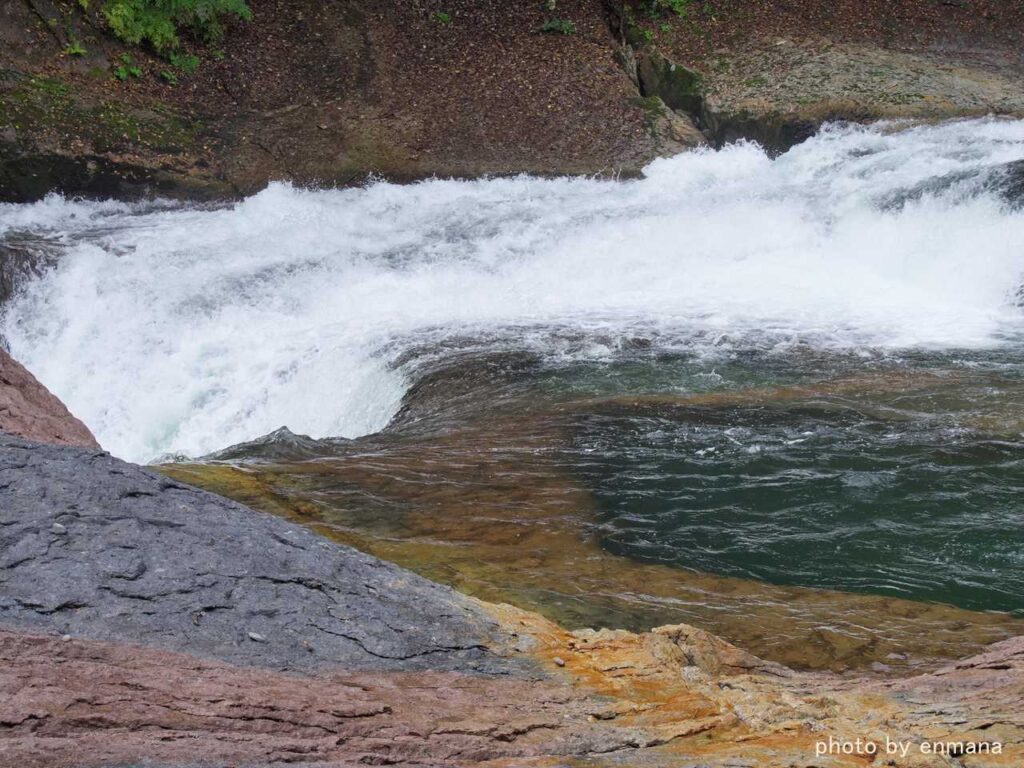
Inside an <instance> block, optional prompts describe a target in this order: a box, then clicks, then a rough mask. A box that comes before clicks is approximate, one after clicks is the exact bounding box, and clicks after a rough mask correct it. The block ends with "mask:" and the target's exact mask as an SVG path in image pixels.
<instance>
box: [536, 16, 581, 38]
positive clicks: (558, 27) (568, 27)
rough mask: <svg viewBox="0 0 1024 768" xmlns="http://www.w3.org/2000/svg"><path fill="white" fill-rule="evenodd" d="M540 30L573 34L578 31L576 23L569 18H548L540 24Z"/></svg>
mask: <svg viewBox="0 0 1024 768" xmlns="http://www.w3.org/2000/svg"><path fill="white" fill-rule="evenodd" d="M540 31H541V32H550V33H554V34H559V35H572V34H575V33H576V25H575V24H573V23H572V22H571V21H569V20H568V19H548V20H547V21H545V22H544V23H543V24H541V25H540Z"/></svg>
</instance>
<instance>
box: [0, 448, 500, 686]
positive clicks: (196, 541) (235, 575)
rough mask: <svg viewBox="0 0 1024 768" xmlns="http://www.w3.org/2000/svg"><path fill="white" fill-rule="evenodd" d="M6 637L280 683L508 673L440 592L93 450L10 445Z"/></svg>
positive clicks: (472, 614) (488, 629)
mask: <svg viewBox="0 0 1024 768" xmlns="http://www.w3.org/2000/svg"><path fill="white" fill-rule="evenodd" d="M0 626H3V627H6V628H16V629H21V630H25V631H35V632H56V633H59V634H63V633H67V634H70V635H72V636H74V637H81V638H92V639H102V640H116V641H120V642H129V643H131V642H136V643H144V644H147V645H152V646H157V647H160V648H164V649H168V650H182V651H184V650H187V651H188V652H190V653H192V654H195V655H198V656H202V657H207V658H215V659H221V660H224V661H228V662H232V663H235V664H244V665H259V666H266V667H272V668H277V669H284V670H314V669H325V668H333V667H345V668H348V669H366V668H372V669H387V670H397V669H403V670H405V669H426V668H429V669H433V670H453V669H457V670H471V671H477V672H481V673H505V672H507V671H509V669H510V664H511V663H510V662H509V661H507V660H505V659H503V658H499V657H498V656H496V655H494V654H493V653H492V652H491V651H490V650H489V648H488V646H496V645H499V644H500V638H499V637H498V629H497V625H496V624H495V623H494V622H493V620H491V619H489V618H488V617H487V616H486V614H484V613H483V612H482V611H481V610H480V608H479V607H477V604H476V603H474V602H473V601H472V600H470V599H469V598H466V597H464V596H462V595H459V594H458V593H456V592H454V591H453V590H451V589H450V588H447V587H442V586H440V585H436V584H432V583H430V582H428V581H426V580H424V579H422V578H420V577H418V576H415V575H413V574H411V573H409V572H407V571H404V570H402V569H401V568H398V567H397V566H394V565H390V564H387V563H384V562H382V561H380V560H377V559H376V558H373V557H370V556H369V555H364V554H362V553H360V552H357V551H355V550H352V549H349V548H347V547H344V546H340V545H337V544H334V543H331V542H329V541H327V540H325V539H322V538H320V537H319V536H317V535H315V534H313V533H312V532H310V531H308V530H305V529H303V528H301V527H299V526H296V525H293V524H291V523H288V522H286V521H283V520H279V519H276V518H274V517H271V516H270V515H266V514H263V513H259V512H254V511H253V510H250V509H248V508H246V507H243V506H241V505H239V504H236V503H233V502H229V501H227V500H225V499H221V498H219V497H217V496H214V495H212V494H209V493H206V492H203V491H199V490H197V489H194V488H191V487H189V486H185V485H182V484H179V483H175V482H173V481H171V480H169V479H168V478H166V477H163V476H160V475H157V474H155V473H152V472H149V471H147V470H145V469H142V468H141V467H137V466H134V465H131V464H127V463H125V462H122V461H119V460H117V459H115V458H112V457H111V456H109V455H108V454H105V453H102V452H100V451H96V450H85V449H78V448H67V447H54V446H47V445H41V444H35V443H30V442H27V441H25V440H21V439H18V438H13V437H7V436H0Z"/></svg>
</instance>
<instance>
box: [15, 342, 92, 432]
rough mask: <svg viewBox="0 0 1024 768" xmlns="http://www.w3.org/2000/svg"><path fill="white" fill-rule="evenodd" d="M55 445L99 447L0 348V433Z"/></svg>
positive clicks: (22, 367)
mask: <svg viewBox="0 0 1024 768" xmlns="http://www.w3.org/2000/svg"><path fill="white" fill-rule="evenodd" d="M3 432H6V433H8V434H10V435H16V436H18V437H23V438H26V439H28V440H34V441H37V442H41V443H54V444H56V445H77V446H83V447H86V448H99V443H97V442H96V438H95V437H93V436H92V433H91V432H90V431H89V429H88V427H86V426H85V425H84V424H83V423H82V422H80V421H79V420H78V419H76V418H75V417H74V416H72V415H71V412H70V411H68V409H67V408H66V407H65V406H64V404H63V403H62V402H61V401H60V400H58V399H57V398H56V397H55V396H54V395H53V394H52V393H51V392H50V391H49V390H48V389H47V388H46V387H44V386H43V385H42V384H40V383H39V380H38V379H36V377H35V376H33V375H32V374H31V373H29V372H28V371H27V370H26V369H25V367H24V366H23V365H21V363H19V362H18V361H17V360H15V359H14V358H12V357H11V356H10V355H9V354H7V352H5V351H4V350H3V349H2V348H0V433H3Z"/></svg>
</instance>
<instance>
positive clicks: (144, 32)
mask: <svg viewBox="0 0 1024 768" xmlns="http://www.w3.org/2000/svg"><path fill="white" fill-rule="evenodd" d="M79 2H80V4H82V5H83V6H87V5H88V0H85V2H83V0H79ZM101 11H102V13H103V16H104V18H105V19H106V20H107V24H108V25H109V26H110V29H111V31H112V32H113V33H114V34H115V35H116V36H117V37H118V38H120V39H121V40H123V41H124V42H126V43H131V44H133V45H139V44H148V45H150V46H152V48H153V49H154V50H155V51H157V52H158V53H164V54H166V53H168V52H170V51H173V50H175V49H177V48H179V47H180V46H181V37H180V35H181V34H183V33H184V34H188V35H189V36H191V37H193V38H195V39H197V40H199V41H201V42H204V43H214V42H216V41H218V40H220V39H221V37H223V35H224V19H225V18H228V17H233V18H237V19H242V20H246V21H248V20H249V19H251V18H252V12H251V11H250V10H249V6H248V5H247V4H246V2H245V0H105V2H104V3H103V6H102V8H101Z"/></svg>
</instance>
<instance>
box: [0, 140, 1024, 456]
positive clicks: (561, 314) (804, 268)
mask: <svg viewBox="0 0 1024 768" xmlns="http://www.w3.org/2000/svg"><path fill="white" fill-rule="evenodd" d="M1020 159H1024V122H1020V121H1009V120H972V121H963V122H957V123H951V124H945V125H941V126H930V127H918V128H913V129H909V130H904V131H900V132H894V131H892V130H891V129H889V128H887V127H885V126H876V127H874V128H833V129H830V130H827V131H825V132H824V133H822V134H821V135H820V136H818V137H816V138H814V139H812V140H810V141H808V142H806V143H804V144H802V145H800V146H798V147H797V148H795V149H794V150H792V151H791V152H789V153H787V154H786V155H783V156H782V157H780V158H779V159H777V160H774V161H772V160H769V159H768V158H767V157H766V156H765V154H764V153H763V152H762V151H761V150H760V149H759V148H757V147H756V146H753V145H745V144H741V145H737V146H733V147H729V148H726V149H724V150H722V151H720V152H710V151H707V152H695V153H690V154H686V155H680V156H677V157H674V158H671V159H666V160H658V161H656V162H654V163H652V164H651V165H650V166H649V167H648V168H647V170H646V178H644V179H642V180H638V181H629V182H611V181H597V180H592V179H553V180H540V179H534V178H528V177H519V178H513V179H495V180H485V181H472V182H463V181H430V182H425V183H422V184H415V185H409V186H396V185H390V184H383V183H381V184H374V185H372V186H369V187H367V188H365V189H355V190H344V191H320V192H314V191H303V190H298V189H294V188H292V187H290V186H288V185H285V184H274V185H272V186H271V187H269V188H268V189H267V190H265V191H264V192H261V193H260V194H258V195H255V196H254V197H252V198H249V199H247V200H245V201H243V202H241V203H239V204H237V205H234V206H231V207H227V208H222V209H217V210H209V209H201V208H188V207H181V206H170V205H165V206H162V207H157V208H154V207H153V206H149V207H145V208H143V207H139V206H130V205H125V204H121V203H86V202H69V201H64V200H63V199H61V198H58V197H50V198H47V199H46V200H45V201H43V202H41V203H37V204H33V205H24V206H11V205H6V206H0V235H4V234H7V235H8V236H10V235H11V234H12V233H15V232H31V233H34V234H40V235H46V236H48V237H53V236H54V235H57V236H59V238H58V239H60V240H61V241H63V242H65V243H66V244H67V246H66V252H65V253H64V255H63V257H62V258H61V260H60V262H59V266H58V267H57V268H56V269H55V270H53V271H52V272H50V273H48V274H46V275H45V276H44V277H42V278H41V279H39V280H37V281H35V282H34V283H33V284H31V285H30V286H29V287H28V288H27V290H26V291H25V292H23V294H22V295H21V296H20V297H19V298H18V299H17V300H16V301H14V302H13V303H12V304H11V306H10V307H9V308H8V311H7V312H6V315H5V317H4V320H3V322H2V325H0V332H2V333H4V334H5V335H6V336H7V338H8V339H9V342H10V344H11V347H12V351H13V352H14V354H15V355H16V356H17V357H19V358H20V359H21V360H22V361H23V362H24V363H25V364H26V365H27V366H28V367H29V368H30V369H32V370H33V371H34V372H35V373H36V374H37V375H38V376H39V377H40V378H41V379H42V380H43V381H44V382H45V383H46V384H47V385H48V386H50V387H51V388H52V389H53V391H54V392H56V393H57V394H58V395H59V396H60V397H61V398H63V399H64V400H65V402H66V403H67V404H68V405H69V407H70V408H71V410H72V411H74V412H75V413H77V414H78V415H79V416H81V417H82V418H83V419H84V420H85V421H86V422H87V423H88V424H89V425H90V427H92V429H93V430H94V431H95V432H96V434H97V435H98V437H99V439H100V441H101V442H102V443H103V444H104V445H105V446H106V447H108V448H109V449H110V450H111V451H112V452H114V453H115V454H118V455H120V456H123V457H125V458H129V459H134V460H149V459H152V458H153V457H156V456H159V455H161V454H164V453H168V452H180V453H186V454H189V455H199V454H202V453H206V452H208V451H211V450H214V449H217V448H220V447H223V446H225V445H228V444H230V443H233V442H238V441H241V440H245V439H250V438H253V437H256V436H258V435H261V434H264V433H266V432H269V431H270V430H272V429H274V428H276V427H279V426H281V425H287V426H288V427H289V428H291V429H292V430H293V431H295V432H299V433H306V434H310V435H313V436H315V437H320V436H328V435H343V436H349V437H352V436H357V435H360V434H365V433H368V432H372V431H376V430H378V429H380V428H382V427H383V426H384V425H385V424H386V423H387V421H388V419H389V418H390V417H391V416H392V415H393V413H394V412H395V410H396V409H397V407H398V404H399V401H400V399H401V396H402V393H403V391H404V388H405V386H406V382H405V381H404V378H403V374H402V372H401V371H400V370H395V369H394V368H393V367H392V366H391V361H392V360H394V359H397V357H398V356H399V355H400V354H401V353H402V352H403V351H405V350H407V349H409V348H410V347H412V346H413V345H420V344H424V343H426V344H430V343H436V342H437V341H438V340H440V339H443V338H445V337H446V336H453V335H459V336H466V335H470V336H471V335H474V334H476V335H488V336H489V337H490V338H492V339H494V338H496V339H499V341H493V342H492V343H495V344H503V345H506V346H509V345H512V346H514V345H516V344H524V345H525V344H529V345H530V346H532V347H533V348H535V349H537V348H539V349H541V350H543V345H544V344H545V343H546V342H545V339H546V338H547V337H546V336H545V333H544V332H543V331H544V329H548V328H554V327H558V328H562V329H586V330H595V329H598V330H605V331H610V332H612V333H629V331H630V329H631V328H636V327H639V326H643V327H645V328H651V327H654V328H657V329H660V330H661V331H662V332H663V333H665V334H667V336H670V337H675V338H683V339H692V338H693V337H694V335H695V334H696V335H700V334H702V333H704V334H705V335H706V337H707V338H709V339H714V338H716V335H717V336H721V335H723V334H724V335H727V336H728V337H729V338H731V339H743V338H755V337H757V338H761V337H765V338H771V339H773V340H775V341H776V342H777V341H778V340H779V339H790V340H794V339H795V340H801V341H805V342H807V343H812V344H819V345H832V346H838V347H847V348H849V347H892V348H902V347H939V348H943V347H950V348H952V347H977V346H985V345H992V344H996V343H998V341H999V339H1000V337H1001V335H1002V334H1004V333H1005V332H1006V330H1007V328H1015V327H1016V325H1017V324H1018V323H1019V322H1020V313H1019V310H1018V309H1017V307H1016V306H1015V304H1014V303H1013V301H1011V297H1012V295H1013V293H1014V291H1015V290H1016V288H1017V286H1018V285H1019V284H1020V280H1021V273H1022V271H1024V249H1022V244H1024V216H1022V215H1020V214H1019V213H1014V212H1011V211H1009V210H1008V209H1007V208H1006V206H1005V205H1004V204H1003V203H1002V202H1001V201H1000V200H999V199H997V198H996V197H995V196H993V195H991V194H988V193H984V192H980V191H979V190H978V189H977V188H976V186H977V185H975V187H971V186H970V184H966V185H960V186H957V185H954V186H952V187H950V188H947V189H945V190H944V191H942V192H941V193H938V194H935V195H931V196H928V195H926V196H924V197H923V198H921V199H920V200H917V201H912V202H910V203H907V204H905V205H903V206H902V207H897V208H894V209H889V210H884V209H883V208H881V207H880V205H879V203H880V201H884V200H887V199H890V198H891V197H892V196H893V195H896V194H898V193H900V192H904V191H906V190H909V189H912V188H914V187H915V186H916V185H918V184H921V183H922V182H926V181H928V180H929V179H934V178H936V177H939V176H943V175H947V174H955V173H962V172H974V171H978V170H981V169H984V168H988V167H992V166H996V165H999V164H1002V163H1006V162H1009V161H1014V160H1020ZM511 327H515V328H516V329H517V330H516V331H515V332H514V333H511V332H507V331H503V329H508V328H511ZM706 332H710V333H706ZM690 343H696V342H690ZM708 343H711V342H710V341H709V342H708ZM585 350H586V348H585V347H584V352H582V353H581V354H588V352H586V351H585ZM562 352H563V350H555V349H552V354H555V353H558V354H561V353H562Z"/></svg>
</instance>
